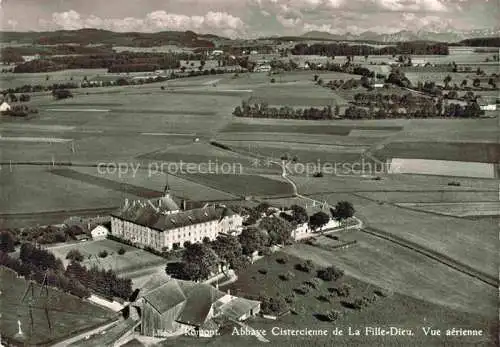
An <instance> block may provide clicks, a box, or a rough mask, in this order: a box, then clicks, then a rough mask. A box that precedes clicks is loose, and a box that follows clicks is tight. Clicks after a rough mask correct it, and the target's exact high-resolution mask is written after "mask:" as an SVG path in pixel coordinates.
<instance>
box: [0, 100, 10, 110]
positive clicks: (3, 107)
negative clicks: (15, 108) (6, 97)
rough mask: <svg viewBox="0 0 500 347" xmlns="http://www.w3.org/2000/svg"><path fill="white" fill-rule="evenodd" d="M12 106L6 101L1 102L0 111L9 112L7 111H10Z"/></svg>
mask: <svg viewBox="0 0 500 347" xmlns="http://www.w3.org/2000/svg"><path fill="white" fill-rule="evenodd" d="M10 109H11V107H10V105H9V104H8V103H7V102H6V101H4V102H2V103H1V104H0V112H7V111H10Z"/></svg>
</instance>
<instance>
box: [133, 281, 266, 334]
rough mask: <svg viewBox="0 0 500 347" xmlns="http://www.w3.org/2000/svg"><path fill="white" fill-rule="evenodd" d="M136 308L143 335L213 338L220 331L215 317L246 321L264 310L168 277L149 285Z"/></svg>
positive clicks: (254, 303)
mask: <svg viewBox="0 0 500 347" xmlns="http://www.w3.org/2000/svg"><path fill="white" fill-rule="evenodd" d="M132 306H133V308H135V309H136V312H140V314H139V316H140V332H141V334H142V335H145V336H154V337H167V336H175V335H180V334H189V335H194V336H199V337H211V336H214V335H215V334H216V333H217V331H218V325H217V324H216V323H215V322H214V318H217V317H225V318H229V319H232V320H236V321H244V320H246V319H248V318H250V317H252V316H254V315H256V314H257V313H259V311H260V302H258V301H253V300H247V299H244V298H240V297H237V296H232V295H231V294H230V293H229V292H228V293H224V292H222V291H220V290H218V289H216V288H215V287H213V286H211V285H209V284H205V283H195V282H191V281H183V280H178V279H174V278H170V277H168V276H166V275H164V274H163V275H161V274H158V276H153V277H152V278H151V280H149V281H148V282H146V284H145V285H144V286H143V288H141V290H140V294H139V296H138V299H137V301H135V302H134V303H133V305H132Z"/></svg>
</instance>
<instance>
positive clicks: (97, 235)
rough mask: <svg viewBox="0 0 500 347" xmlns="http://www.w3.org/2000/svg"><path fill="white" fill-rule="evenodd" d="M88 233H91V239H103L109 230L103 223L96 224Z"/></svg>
mask: <svg viewBox="0 0 500 347" xmlns="http://www.w3.org/2000/svg"><path fill="white" fill-rule="evenodd" d="M90 234H91V235H92V239H93V240H104V239H105V238H106V237H107V236H108V234H109V230H108V229H107V228H106V227H105V226H103V225H98V226H97V227H95V228H94V229H93V230H92V231H91V232H90Z"/></svg>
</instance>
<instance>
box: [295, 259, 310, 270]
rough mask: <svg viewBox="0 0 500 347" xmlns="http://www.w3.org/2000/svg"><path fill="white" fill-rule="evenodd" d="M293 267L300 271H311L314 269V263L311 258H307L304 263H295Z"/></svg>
mask: <svg viewBox="0 0 500 347" xmlns="http://www.w3.org/2000/svg"><path fill="white" fill-rule="evenodd" d="M295 269H297V270H299V271H302V272H311V271H312V270H313V269H314V263H313V262H312V261H311V260H307V261H306V262H305V263H301V264H297V265H295Z"/></svg>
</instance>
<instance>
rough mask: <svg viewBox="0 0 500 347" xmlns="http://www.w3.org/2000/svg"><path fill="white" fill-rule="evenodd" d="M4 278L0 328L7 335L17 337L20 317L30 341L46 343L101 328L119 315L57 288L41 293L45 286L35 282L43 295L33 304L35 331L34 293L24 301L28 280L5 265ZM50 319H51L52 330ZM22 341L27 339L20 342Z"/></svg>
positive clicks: (0, 272)
mask: <svg viewBox="0 0 500 347" xmlns="http://www.w3.org/2000/svg"><path fill="white" fill-rule="evenodd" d="M0 278H1V280H0V293H1V294H0V295H1V297H2V319H1V320H0V330H1V331H2V337H3V338H8V339H12V338H14V336H15V335H16V334H17V332H18V324H17V321H18V320H19V321H21V326H22V331H23V333H24V334H25V338H26V340H25V343H26V344H28V345H44V344H48V343H49V342H50V341H56V340H59V339H63V338H64V337H67V336H70V335H72V334H75V333H77V332H79V331H85V330H88V329H91V328H93V327H97V326H99V325H101V324H103V323H105V322H107V321H110V319H112V318H113V317H114V316H115V314H114V313H112V312H110V311H107V310H105V309H103V308H100V307H98V306H95V305H92V304H90V303H89V302H87V301H84V300H82V299H80V298H78V297H76V296H72V295H69V294H65V293H62V292H61V291H59V290H57V289H53V288H49V292H48V295H45V294H42V295H40V294H41V287H40V286H39V285H38V284H35V287H34V288H35V289H34V293H35V296H36V297H38V296H39V295H40V298H39V299H38V301H37V302H36V304H34V305H33V306H34V307H33V309H32V313H33V331H31V328H30V327H31V319H30V313H29V308H28V300H29V298H30V295H29V294H28V296H27V298H26V301H25V302H24V303H23V302H22V301H21V299H22V297H23V295H24V292H25V291H26V289H27V286H28V283H27V282H26V281H25V280H24V279H23V278H18V277H17V275H16V274H15V273H14V274H13V273H12V272H10V271H7V270H6V268H4V267H1V268H0ZM36 297H35V298H36ZM45 305H46V306H47V308H48V318H47V316H46V314H45V309H44V307H45ZM48 321H50V324H51V329H50V328H49V323H48ZM4 342H5V341H4ZM18 343H23V342H19V341H18ZM23 344H24V343H23Z"/></svg>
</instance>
